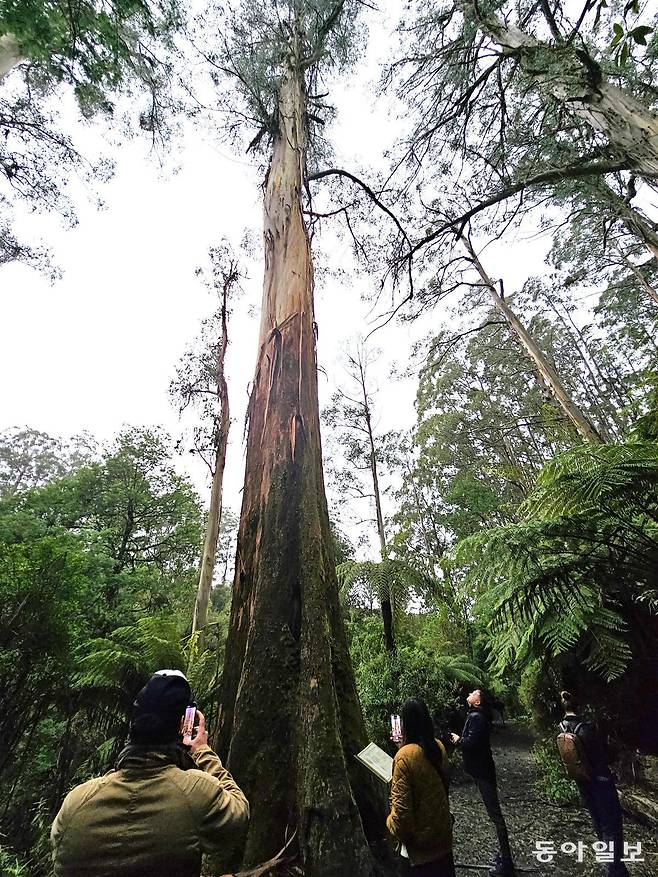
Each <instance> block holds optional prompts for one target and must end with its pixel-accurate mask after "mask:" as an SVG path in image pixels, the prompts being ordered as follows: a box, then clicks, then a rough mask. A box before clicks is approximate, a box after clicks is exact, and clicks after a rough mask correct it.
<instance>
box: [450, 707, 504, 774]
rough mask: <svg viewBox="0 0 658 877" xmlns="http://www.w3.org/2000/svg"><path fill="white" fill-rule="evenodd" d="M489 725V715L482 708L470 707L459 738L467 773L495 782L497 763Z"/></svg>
mask: <svg viewBox="0 0 658 877" xmlns="http://www.w3.org/2000/svg"><path fill="white" fill-rule="evenodd" d="M489 727H490V725H489V716H488V714H487V713H486V712H485V711H484V710H483V709H482V708H480V707H473V708H471V709H469V711H468V713H467V714H466V722H465V723H464V729H463V731H462V733H461V737H460V738H459V748H460V749H461V752H462V758H463V760H464V770H465V771H466V773H468V774H470V775H471V776H472V777H473V779H476V780H488V781H489V782H493V783H495V782H496V765H495V764H494V760H493V755H492V754H491V742H490V740H489Z"/></svg>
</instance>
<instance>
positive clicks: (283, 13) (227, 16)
mask: <svg viewBox="0 0 658 877" xmlns="http://www.w3.org/2000/svg"><path fill="white" fill-rule="evenodd" d="M214 12H215V15H206V16H204V21H203V27H205V29H206V31H205V32H204V33H203V34H201V35H200V36H199V39H201V40H202V41H203V42H205V43H206V44H207V46H208V50H207V57H208V59H209V61H210V62H211V64H212V65H213V74H212V75H213V79H214V81H215V83H216V84H220V82H221V80H222V79H223V78H224V77H225V76H227V75H228V76H229V77H230V78H231V79H232V80H233V82H234V84H235V87H236V89H237V92H238V94H239V97H240V99H241V101H240V102H241V104H242V106H241V107H240V108H239V110H237V108H236V106H235V95H230V96H229V97H228V98H227V100H226V102H225V108H226V107H228V108H229V110H230V112H231V113H232V114H233V118H234V119H235V121H234V122H233V123H229V129H230V133H232V134H235V133H236V132H238V131H242V130H243V129H244V126H245V124H247V125H248V126H253V127H255V128H256V129H258V133H257V135H256V137H255V138H254V139H253V140H252V141H251V143H250V148H255V147H257V146H258V145H259V144H260V143H261V141H262V137H263V135H264V134H268V135H270V137H273V136H276V134H277V130H278V127H277V115H278V112H279V89H280V85H281V82H282V80H283V77H284V76H285V75H287V71H289V70H291V69H295V70H296V71H299V72H301V73H302V75H303V77H304V80H305V83H306V87H307V88H306V94H307V99H308V102H309V107H310V112H309V115H308V117H307V119H306V121H307V123H308V125H309V127H310V134H311V138H310V144H309V146H310V147H311V149H312V151H313V152H314V153H315V154H317V152H318V151H320V150H322V149H326V145H325V144H323V143H322V138H321V135H320V134H319V133H318V132H319V130H321V126H322V124H323V123H324V118H322V117H323V116H324V117H325V118H326V116H327V114H329V115H331V108H330V107H328V106H327V104H326V103H325V102H324V100H323V98H324V97H325V95H322V97H318V96H316V95H319V93H320V92H321V91H322V88H320V85H321V82H322V80H323V78H328V77H329V76H330V74H331V73H332V72H334V71H336V70H338V69H341V68H344V67H345V66H346V65H347V64H349V63H350V62H351V61H352V60H353V59H354V57H355V54H356V51H357V46H358V41H359V29H358V24H357V22H358V13H359V12H360V4H359V3H358V2H354V0H316V2H314V3H308V2H306V0H286V2H283V3H281V2H276V0H255V2H247V0H242V2H240V3H239V4H238V5H237V7H235V6H233V5H232V4H231V3H228V2H222V0H220V2H218V3H216V5H215V6H214ZM217 22H221V28H222V31H223V34H222V49H221V50H218V48H217V39H216V33H217ZM268 142H269V141H268V138H266V139H265V141H264V144H267V143H268Z"/></svg>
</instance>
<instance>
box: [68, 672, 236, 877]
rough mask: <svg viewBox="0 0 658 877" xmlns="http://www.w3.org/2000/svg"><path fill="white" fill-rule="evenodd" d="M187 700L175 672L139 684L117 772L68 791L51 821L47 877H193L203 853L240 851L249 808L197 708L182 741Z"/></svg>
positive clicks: (184, 684) (184, 681) (181, 679)
mask: <svg viewBox="0 0 658 877" xmlns="http://www.w3.org/2000/svg"><path fill="white" fill-rule="evenodd" d="M191 701H192V692H191V690H190V685H189V683H188V681H187V679H186V678H185V676H184V675H183V674H182V673H181V672H180V671H178V670H160V671H158V673H155V674H154V675H153V676H152V677H151V679H150V680H149V681H148V682H147V684H146V685H145V686H144V688H142V690H141V691H140V692H139V694H138V695H137V698H136V700H135V703H134V713H133V717H132V721H131V724H130V736H129V742H128V745H127V746H126V747H125V748H124V749H123V751H122V752H121V753H120V755H119V759H118V761H117V765H116V770H113V771H110V772H109V773H107V774H105V776H103V777H98V778H96V779H92V780H89V781H88V782H86V783H83V784H82V785H80V786H77V787H76V788H74V789H73V790H72V791H71V792H69V794H68V795H67V796H66V798H65V799H64V803H63V804H62V807H61V809H60V811H59V813H58V814H57V816H56V818H55V821H54V823H53V827H52V831H51V842H52V845H53V863H54V873H55V877H85V875H89V877H91V875H92V874H93V875H94V877H134V875H137V874H139V875H140V877H156V875H158V877H162V875H163V874H166V875H167V877H199V874H200V871H201V856H202V854H203V853H216V854H219V853H222V858H224V855H223V854H224V853H226V854H229V852H230V851H231V850H234V849H235V848H236V847H239V845H240V843H241V841H242V836H243V833H244V831H245V829H246V826H247V822H248V820H249V804H248V802H247V799H246V798H245V796H244V794H243V793H242V792H241V790H240V789H239V788H238V786H237V784H236V783H235V781H234V779H233V777H232V776H231V775H230V773H229V772H228V771H227V770H226V768H225V767H223V765H222V763H221V761H220V760H219V758H218V756H217V755H216V754H215V753H214V752H213V750H212V749H211V748H210V746H209V745H208V732H207V730H206V724H205V719H204V716H203V714H202V713H201V712H199V711H198V710H197V711H196V720H197V721H196V727H195V729H194V731H193V736H192V738H191V741H190V744H189V746H188V747H184V746H183V745H182V743H181V742H180V740H181V726H182V723H183V719H184V716H185V712H186V709H187V708H188V707H189V706H190V704H191Z"/></svg>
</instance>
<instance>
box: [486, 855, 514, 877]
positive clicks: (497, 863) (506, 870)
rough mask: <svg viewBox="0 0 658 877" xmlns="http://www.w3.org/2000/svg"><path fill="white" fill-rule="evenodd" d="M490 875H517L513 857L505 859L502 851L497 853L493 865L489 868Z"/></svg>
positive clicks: (499, 876)
mask: <svg viewBox="0 0 658 877" xmlns="http://www.w3.org/2000/svg"><path fill="white" fill-rule="evenodd" d="M489 877H516V871H515V870H514V865H513V864H512V860H511V859H503V858H502V856H501V855H500V853H498V854H497V855H496V858H495V860H494V863H493V867H492V868H491V869H490V870H489Z"/></svg>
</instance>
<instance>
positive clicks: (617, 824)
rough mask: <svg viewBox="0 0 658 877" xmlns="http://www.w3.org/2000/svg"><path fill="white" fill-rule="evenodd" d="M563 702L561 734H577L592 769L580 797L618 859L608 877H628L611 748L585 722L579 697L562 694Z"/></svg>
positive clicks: (600, 834) (602, 836) (580, 785)
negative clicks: (623, 860) (610, 753)
mask: <svg viewBox="0 0 658 877" xmlns="http://www.w3.org/2000/svg"><path fill="white" fill-rule="evenodd" d="M560 699H561V701H562V706H563V707H564V718H563V719H562V721H561V722H560V731H570V732H571V733H572V734H576V736H577V737H578V739H579V740H580V741H581V743H582V745H583V750H584V752H585V756H586V758H587V762H588V764H589V768H590V774H591V776H590V779H589V780H587V781H585V782H578V783H577V785H578V789H579V790H580V797H581V799H582V802H583V804H584V805H585V807H586V808H587V809H588V810H589V812H590V816H591V817H592V822H593V823H594V831H595V833H596V836H597V837H598V839H599V840H602V841H605V842H606V843H607V844H613V851H614V859H613V861H612V862H609V863H608V868H607V873H608V877H628V869H627V868H626V865H625V864H624V863H623V862H622V861H621V857H622V854H623V849H624V827H623V821H622V815H621V807H620V805H619V797H618V795H617V786H616V785H615V781H614V778H613V776H612V773H611V772H610V755H609V753H608V748H607V746H606V745H605V743H604V741H603V740H602V739H601V737H600V736H599V734H598V733H597V732H596V729H595V727H594V726H593V725H592V723H591V722H586V721H584V720H583V719H582V717H581V715H580V713H579V710H578V704H577V702H576V699H575V697H574V696H573V695H572V694H571V693H570V692H568V691H562V692H561V693H560Z"/></svg>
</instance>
